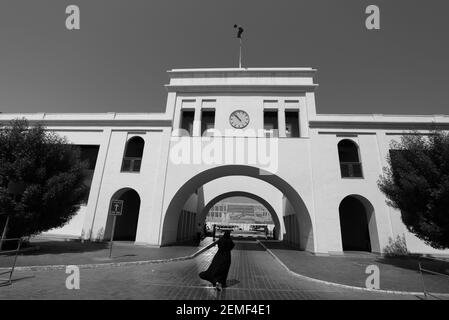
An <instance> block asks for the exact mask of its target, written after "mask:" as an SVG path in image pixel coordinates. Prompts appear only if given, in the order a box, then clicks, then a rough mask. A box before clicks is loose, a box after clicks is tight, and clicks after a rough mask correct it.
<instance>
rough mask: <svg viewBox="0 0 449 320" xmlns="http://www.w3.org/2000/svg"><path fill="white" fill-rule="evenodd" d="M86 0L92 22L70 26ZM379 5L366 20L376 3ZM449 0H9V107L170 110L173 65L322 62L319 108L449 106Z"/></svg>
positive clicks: (4, 83) (3, 87)
mask: <svg viewBox="0 0 449 320" xmlns="http://www.w3.org/2000/svg"><path fill="white" fill-rule="evenodd" d="M70 4H75V5H78V6H79V8H80V11H81V29H80V30H76V31H69V30H67V29H66V27H65V20H66V17H67V15H66V13H65V9H66V7H67V6H68V5H70ZM369 4H376V5H378V6H379V8H380V26H381V29H380V30H367V29H366V27H365V19H366V17H367V15H366V14H365V8H366V7H367V6H368V5H369ZM448 12H449V1H444V0H426V1H424V0H421V1H417V0H394V1H391V0H371V1H365V0H308V1H305V0H304V1H301V0H245V1H242V0H182V1H181V0H126V1H125V0H120V1H119V0H94V1H93V0H86V1H85V0H70V1H65V0H34V1H30V0H0V112H162V111H164V110H165V103H166V90H165V88H164V87H163V85H164V84H166V83H167V82H168V77H167V75H166V71H167V70H169V69H172V68H203V67H204V68H208V67H236V66H237V65H238V40H237V39H236V34H235V30H234V28H233V25H234V24H239V25H242V26H243V27H244V28H245V32H244V34H243V35H244V51H243V66H244V67H314V68H317V69H318V73H317V76H316V82H317V83H318V84H319V85H320V86H319V88H318V89H317V91H316V103H317V111H318V113H378V114H380V113H384V114H449V106H448V101H449V41H448V39H449V37H448V31H449V19H448V17H447V16H448Z"/></svg>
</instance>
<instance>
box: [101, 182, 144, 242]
mask: <svg viewBox="0 0 449 320" xmlns="http://www.w3.org/2000/svg"><path fill="white" fill-rule="evenodd" d="M112 200H123V214H122V215H121V216H117V220H116V224H115V232H114V240H122V241H135V240H136V232H137V222H138V220H139V211H140V196H139V194H138V193H137V192H136V191H135V190H134V189H131V188H124V189H121V190H119V191H117V192H116V193H115V194H114V195H113V196H112V198H111V202H112ZM112 220H113V217H112V216H110V215H108V221H107V223H106V230H105V237H104V238H105V239H106V240H109V239H110V238H111V232H112Z"/></svg>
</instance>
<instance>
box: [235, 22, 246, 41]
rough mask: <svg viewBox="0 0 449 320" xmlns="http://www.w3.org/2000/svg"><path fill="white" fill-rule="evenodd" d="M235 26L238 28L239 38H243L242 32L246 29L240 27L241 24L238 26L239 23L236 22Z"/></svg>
mask: <svg viewBox="0 0 449 320" xmlns="http://www.w3.org/2000/svg"><path fill="white" fill-rule="evenodd" d="M234 28H236V29H237V38H239V39H241V38H242V33H243V31H245V30H243V28H242V27H240V26H238V25H236V24H234Z"/></svg>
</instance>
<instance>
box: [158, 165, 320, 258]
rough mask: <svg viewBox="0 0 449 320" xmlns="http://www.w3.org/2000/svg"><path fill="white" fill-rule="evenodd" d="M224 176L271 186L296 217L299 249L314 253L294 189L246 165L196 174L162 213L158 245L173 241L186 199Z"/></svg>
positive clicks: (306, 218)
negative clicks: (241, 178) (281, 195)
mask: <svg viewBox="0 0 449 320" xmlns="http://www.w3.org/2000/svg"><path fill="white" fill-rule="evenodd" d="M227 176H245V177H253V178H257V179H259V180H262V181H265V182H267V183H269V184H271V185H272V186H274V187H275V188H277V189H278V190H279V191H281V192H282V193H283V194H284V196H285V197H286V198H287V199H288V201H289V203H290V204H291V206H292V208H293V214H292V215H295V216H296V219H295V221H297V226H296V227H297V229H298V231H299V249H301V250H307V251H311V252H314V251H315V241H314V232H313V225H312V220H311V218H310V215H309V211H308V209H307V207H306V205H305V203H304V201H303V200H302V198H301V197H300V196H299V194H298V193H297V192H296V190H295V189H294V188H293V187H292V186H291V185H290V184H289V183H288V182H287V181H285V180H284V179H282V178H280V177H279V176H277V175H275V174H272V173H271V172H266V171H264V170H261V169H259V168H257V167H252V166H248V165H225V166H219V167H214V168H211V169H207V170H204V171H202V172H200V173H198V174H196V175H195V176H193V177H192V178H190V179H189V180H188V181H187V182H185V183H184V184H183V185H182V186H181V187H180V188H179V189H178V191H177V192H176V193H175V194H174V196H173V197H172V198H171V200H170V202H169V204H168V206H167V209H166V211H165V217H164V220H163V225H162V234H161V239H160V243H161V245H167V244H171V243H175V242H176V235H177V227H178V219H179V216H180V213H181V211H182V208H183V205H184V204H185V203H186V201H187V200H188V198H189V197H190V196H191V195H192V194H194V193H195V192H196V190H198V189H199V188H200V187H201V186H203V185H204V184H206V183H208V182H210V181H213V180H215V179H218V178H221V177H227Z"/></svg>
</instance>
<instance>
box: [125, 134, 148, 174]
mask: <svg viewBox="0 0 449 320" xmlns="http://www.w3.org/2000/svg"><path fill="white" fill-rule="evenodd" d="M144 146H145V141H144V140H143V139H142V138H141V137H133V138H131V139H129V141H128V143H127V144H126V148H125V155H124V157H123V162H122V172H139V171H140V166H141V165H142V155H143V148H144Z"/></svg>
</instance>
